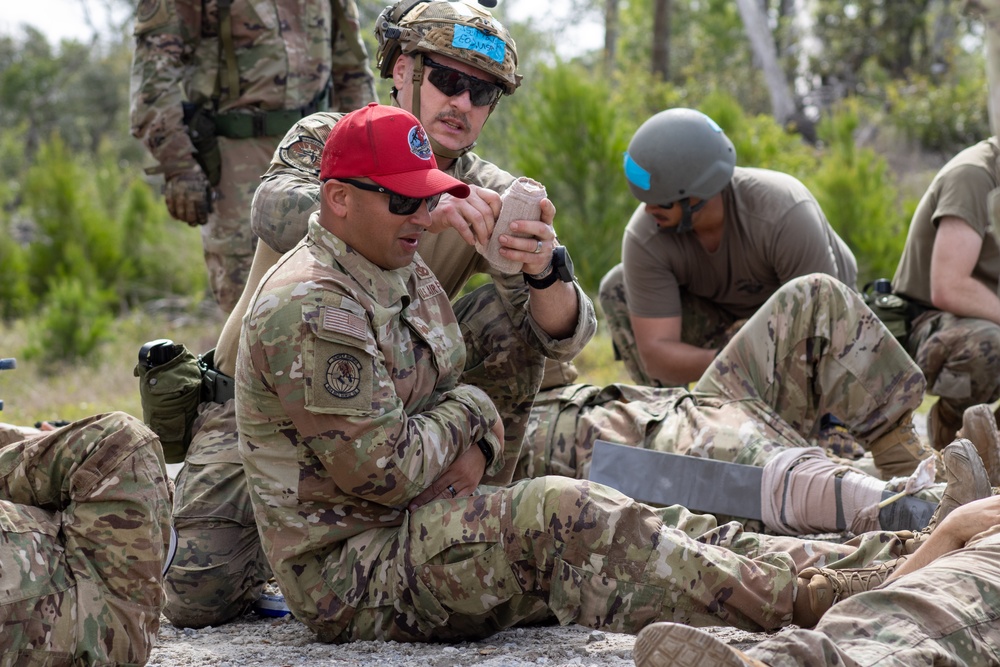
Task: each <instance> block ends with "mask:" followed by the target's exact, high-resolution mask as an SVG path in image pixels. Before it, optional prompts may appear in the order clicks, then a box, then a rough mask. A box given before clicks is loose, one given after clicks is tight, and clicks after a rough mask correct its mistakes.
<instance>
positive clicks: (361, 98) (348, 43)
mask: <svg viewBox="0 0 1000 667" xmlns="http://www.w3.org/2000/svg"><path fill="white" fill-rule="evenodd" d="M333 5H334V16H335V17H336V29H335V31H334V42H333V54H332V57H331V59H330V70H331V77H332V80H333V89H332V90H331V91H330V108H331V109H333V110H334V111H340V112H344V113H346V112H348V111H353V110H355V109H360V108H361V107H363V106H365V105H366V104H368V103H369V102H377V101H378V100H377V99H376V95H375V77H374V76H373V75H372V71H371V68H370V67H369V66H368V60H369V58H368V50H367V49H366V48H365V42H364V40H363V39H362V38H361V22H360V20H359V18H358V5H357V3H356V2H355V0H333Z"/></svg>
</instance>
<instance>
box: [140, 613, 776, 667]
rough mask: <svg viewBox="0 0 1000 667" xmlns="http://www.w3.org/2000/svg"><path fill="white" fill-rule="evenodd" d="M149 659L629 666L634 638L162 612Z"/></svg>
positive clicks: (290, 665)
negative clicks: (353, 628)
mask: <svg viewBox="0 0 1000 667" xmlns="http://www.w3.org/2000/svg"><path fill="white" fill-rule="evenodd" d="M162 622H163V626H162V627H161V629H160V635H159V645H158V646H157V648H156V649H155V650H154V651H153V656H152V658H151V659H150V661H149V665H156V666H159V667H191V666H195V665H212V666H213V667H306V666H308V667H313V666H323V667H327V666H329V667H333V666H336V667H348V666H350V667H355V666H357V667H383V666H384V667H451V666H452V665H456V666H457V665H477V666H481V667H528V666H529V665H530V666H531V667H537V666H538V665H545V666H546V667H562V666H563V665H574V666H577V665H578V666H580V667H627V666H630V665H633V664H634V663H633V661H632V645H633V644H634V642H635V637H634V636H632V635H623V634H617V633H612V632H599V631H595V630H590V629H588V628H584V627H580V626H578V625H573V626H566V627H533V628H515V629H512V630H507V631H504V632H501V633H499V634H497V635H494V636H493V637H490V638H489V639H485V640H483V641H480V642H467V643H463V644H455V645H449V644H400V643H397V642H354V643H352V644H320V643H318V642H317V641H316V640H315V636H314V635H313V633H312V632H311V631H310V630H309V629H308V628H306V626H304V625H303V624H302V623H300V622H298V621H296V620H294V619H291V618H285V619H271V618H262V617H260V616H257V615H255V614H249V615H247V616H245V617H243V618H241V619H239V620H238V621H235V622H233V623H227V624H226V625H224V626H221V627H218V628H204V629H202V630H190V629H187V630H179V629H177V628H175V627H173V626H172V625H169V624H168V623H167V621H166V619H162ZM710 632H712V633H713V634H716V635H718V636H720V637H722V638H724V639H725V640H726V641H727V642H729V643H731V644H733V645H734V646H736V647H738V648H745V647H747V646H750V645H752V644H754V643H756V642H758V641H760V640H761V639H763V638H764V637H765V636H766V635H765V634H753V633H749V632H743V631H741V630H734V629H732V628H711V629H710Z"/></svg>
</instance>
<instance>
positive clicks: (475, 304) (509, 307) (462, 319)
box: [166, 113, 597, 625]
mask: <svg viewBox="0 0 1000 667" xmlns="http://www.w3.org/2000/svg"><path fill="white" fill-rule="evenodd" d="M341 115H342V114H334V113H316V114H313V115H311V116H309V117H308V118H305V119H303V120H302V121H300V122H299V123H298V124H296V126H295V127H293V128H292V129H291V130H290V131H289V132H288V134H287V135H286V137H285V138H284V139H283V140H282V143H281V145H280V146H279V148H278V150H277V151H275V153H274V160H273V162H272V164H271V167H270V169H269V170H268V173H267V175H266V176H265V177H264V181H263V182H262V184H261V186H260V188H258V190H257V193H256V195H255V198H254V203H253V208H252V219H253V223H254V224H253V228H254V231H255V232H256V233H259V234H261V238H262V240H263V241H264V242H265V243H267V244H268V245H269V246H271V247H273V248H275V249H276V250H281V251H282V252H285V251H288V250H290V249H291V248H293V247H295V245H296V244H297V243H298V242H299V241H301V239H302V237H303V236H305V235H306V232H307V228H308V225H307V224H306V219H307V218H308V217H309V215H310V214H311V213H312V212H313V211H315V210H317V209H318V201H319V200H318V197H319V160H320V155H321V154H322V149H323V145H324V144H325V142H326V138H327V136H328V135H329V133H330V128H331V127H332V126H333V124H334V123H336V122H337V120H339V119H340V117H341ZM447 172H448V173H449V174H451V175H452V176H454V177H456V178H458V179H460V180H462V181H464V182H466V183H470V184H473V185H478V186H480V187H486V188H489V189H491V190H495V191H498V192H499V191H502V190H503V189H505V188H506V187H507V185H508V184H509V183H510V182H511V181H513V178H514V177H513V176H511V175H510V174H508V173H507V172H505V171H503V170H501V169H499V168H498V167H496V166H495V165H493V164H491V163H489V162H486V161H485V160H482V159H481V158H479V157H478V156H476V155H474V154H471V153H470V154H468V155H465V156H463V157H462V158H460V159H458V160H456V161H455V162H454V163H453V164H452V165H451V167H450V168H449V169H448V170H447ZM420 253H421V257H424V258H426V259H427V265H428V266H429V267H431V268H432V269H433V270H434V274H435V276H436V277H437V278H438V279H439V282H440V284H441V285H442V287H443V288H444V290H445V292H446V293H447V295H448V296H449V297H450V298H454V297H456V296H457V295H458V294H459V293H460V292H461V291H462V288H463V287H464V286H465V284H466V282H467V281H468V280H469V278H470V277H471V276H472V275H474V274H476V273H488V274H490V275H491V277H492V278H493V283H492V284H491V285H485V286H483V287H481V288H479V289H477V290H475V291H474V292H472V293H470V294H468V295H465V296H462V297H461V298H459V299H458V300H457V301H456V302H455V303H454V311H455V312H456V315H457V317H458V320H459V325H460V328H461V331H462V333H463V335H464V338H465V341H464V342H465V345H466V357H465V367H464V369H463V375H462V377H461V382H463V383H466V384H473V385H476V386H477V387H479V388H480V389H482V390H483V391H485V392H486V393H487V394H488V395H489V396H490V398H491V399H492V401H493V403H494V405H495V406H496V408H497V410H498V411H499V413H500V416H501V418H502V419H503V422H504V436H505V438H504V457H503V458H504V461H505V463H504V465H503V466H502V467H500V468H498V469H497V471H496V473H495V474H493V475H490V476H488V477H487V478H486V480H484V481H488V482H490V483H493V484H501V485H502V484H507V483H509V482H510V481H511V479H512V478H513V475H514V468H515V466H516V465H518V459H519V456H520V450H521V445H522V442H523V440H524V438H523V434H524V429H525V427H526V426H527V417H528V414H529V411H530V407H531V399H532V397H534V395H535V394H536V392H537V389H538V386H539V385H540V382H541V364H542V361H543V355H547V356H548V357H555V358H562V359H567V358H571V357H573V356H576V354H578V353H579V351H580V350H581V349H583V347H584V345H586V343H587V341H589V340H590V338H591V337H592V336H593V333H594V331H595V329H596V326H597V323H596V317H595V315H594V310H593V304H592V303H591V301H590V299H589V298H587V297H586V295H584V294H583V292H582V290H580V289H579V287H578V288H577V289H578V293H579V295H580V296H579V298H578V303H579V307H580V315H579V322H578V325H577V329H576V332H575V334H574V335H573V336H572V337H570V338H567V339H564V340H558V341H557V340H553V339H552V338H550V337H549V336H547V335H546V334H545V333H544V332H543V331H541V330H540V329H539V328H538V326H537V324H536V323H535V322H534V320H533V319H532V318H531V317H530V316H529V314H528V303H527V299H528V290H527V288H526V287H525V284H524V281H523V279H522V278H521V276H520V274H517V275H516V276H504V275H502V274H497V273H495V272H492V271H491V267H490V266H489V263H488V262H486V260H485V259H484V258H483V257H482V255H480V254H479V253H477V252H476V251H475V250H474V249H473V248H472V247H471V246H469V245H468V244H466V243H465V241H463V240H462V238H461V237H460V236H459V235H458V233H457V232H454V230H448V231H445V232H443V233H441V234H436V235H429V236H425V238H424V239H422V240H421V243H420ZM240 315H241V314H240V313H233V314H232V315H230V317H231V318H232V317H239V316H240ZM222 356H226V357H228V358H233V359H234V358H235V357H236V353H235V351H222V350H216V359H220V358H221V357H222ZM200 426H201V423H200V422H199V423H196V424H195V436H194V439H195V443H197V442H198V440H199V439H200V438H201V437H202V436H201V435H200V434H199V430H198V429H199V427H200ZM225 428H228V427H222V428H221V429H220V430H218V431H217V432H214V433H210V434H209V435H208V437H209V438H211V439H212V441H213V442H218V443H219V447H218V449H217V450H216V449H213V453H212V454H211V456H207V455H205V454H202V455H200V456H199V459H200V461H199V465H200V466H201V472H200V473H199V475H198V479H199V480H204V483H197V484H194V483H183V480H184V475H185V473H184V472H183V471H182V473H181V476H180V477H179V478H178V480H179V483H178V488H177V492H176V498H177V500H176V507H178V508H180V507H188V506H191V507H197V508H200V509H204V508H208V507H210V506H212V505H213V504H214V505H217V506H226V507H227V509H226V510H224V511H225V513H226V514H225V516H226V519H225V520H226V521H227V522H233V523H234V524H236V525H241V523H240V522H241V521H242V519H237V518H235V517H239V516H245V513H246V511H247V508H249V507H250V497H249V493H248V492H247V491H246V490H245V487H244V490H243V491H242V494H243V495H241V496H237V493H236V490H237V489H240V488H241V487H240V486H239V482H240V481H242V480H243V476H242V475H243V473H242V468H240V469H235V468H233V467H232V464H231V462H232V461H234V460H238V453H237V450H236V441H237V436H236V429H235V426H233V427H232V430H231V431H230V432H229V434H228V435H226V434H224V433H223V430H224V429H225ZM223 443H226V444H225V445H224V446H223ZM192 447H195V444H193V445H192ZM237 477H239V479H237ZM199 511H200V510H199ZM218 526H219V522H218V515H217V513H209V512H205V513H204V514H203V515H202V517H198V516H195V512H191V513H188V516H186V517H185V520H184V522H183V525H181V524H178V525H177V526H176V527H177V530H178V532H179V533H180V535H181V545H180V548H179V552H178V558H176V559H175V561H174V562H175V564H178V563H191V564H192V565H191V566H190V567H186V566H183V565H175V567H172V568H171V569H170V571H168V573H167V582H168V586H169V587H171V588H170V590H168V605H167V610H166V613H167V615H168V618H170V619H171V621H172V622H174V623H177V622H178V620H179V619H184V622H185V623H190V624H192V625H200V624H202V623H203V622H208V621H207V619H209V618H214V620H213V621H211V622H208V624H213V623H215V624H217V623H219V622H222V621H221V620H220V619H222V618H228V617H229V616H230V614H231V613H232V610H233V609H235V608H236V606H239V605H241V604H243V602H244V601H245V600H247V599H248V598H249V597H251V596H253V595H254V594H255V592H256V591H258V586H257V584H255V583H252V582H254V581H256V579H257V574H256V573H254V572H253V568H254V567H259V566H260V562H259V560H258V561H257V562H256V563H255V564H254V565H251V564H249V563H248V565H247V567H248V573H247V575H246V578H241V577H234V576H233V575H231V574H230V571H231V570H233V569H234V567H237V566H238V564H239V563H241V562H243V561H242V560H241V559H240V558H237V557H236V556H235V554H243V555H247V554H250V553H251V552H252V549H251V546H250V541H251V540H255V541H256V542H257V543H259V537H258V536H257V535H256V534H255V533H253V532H252V531H250V530H247V531H245V532H239V537H238V538H236V537H234V538H233V539H234V540H235V539H238V542H236V541H232V540H230V539H229V538H228V537H225V536H221V537H220V538H218V539H216V538H215V537H214V536H213V531H214V530H215V529H216V528H217V527H218ZM237 532H238V531H236V530H235V529H234V530H233V531H232V533H234V534H235V533H237ZM226 554H233V556H232V557H233V560H232V561H230V560H229V559H230V556H228V555H226ZM210 562H223V563H226V562H230V563H231V564H230V565H229V566H227V567H218V568H215V567H213V568H209V567H195V566H194V565H193V564H196V563H203V564H207V563H210ZM185 568H186V569H185ZM181 590H183V595H182V594H179V592H180V591H181ZM215 590H217V591H221V594H220V595H218V596H215V595H214V593H213V592H212V591H215ZM216 602H217V603H218V605H219V606H218V608H216V609H213V604H214V603H216Z"/></svg>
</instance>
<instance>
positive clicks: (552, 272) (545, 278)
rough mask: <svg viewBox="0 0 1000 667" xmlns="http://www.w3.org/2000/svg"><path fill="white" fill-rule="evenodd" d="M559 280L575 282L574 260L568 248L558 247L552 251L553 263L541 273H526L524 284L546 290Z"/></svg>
mask: <svg viewBox="0 0 1000 667" xmlns="http://www.w3.org/2000/svg"><path fill="white" fill-rule="evenodd" d="M557 280H561V281H563V282H564V283H571V282H573V260H572V258H571V257H570V256H569V251H568V250H566V246H562V245H558V246H556V247H555V248H553V249H552V261H551V262H549V265H548V266H547V267H545V270H544V271H542V272H541V273H525V274H524V282H525V283H527V284H528V286H529V287H534V288H535V289H545V288H546V287H549V286H550V285H554V284H555V282H556V281H557Z"/></svg>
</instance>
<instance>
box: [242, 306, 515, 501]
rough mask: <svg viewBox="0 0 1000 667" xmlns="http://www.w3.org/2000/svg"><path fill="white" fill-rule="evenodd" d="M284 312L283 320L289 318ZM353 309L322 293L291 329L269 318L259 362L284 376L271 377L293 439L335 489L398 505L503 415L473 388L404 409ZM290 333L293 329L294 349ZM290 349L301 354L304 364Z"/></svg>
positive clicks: (364, 320) (368, 328)
mask: <svg viewBox="0 0 1000 667" xmlns="http://www.w3.org/2000/svg"><path fill="white" fill-rule="evenodd" d="M283 310H284V311H286V312H285V313H284V314H283V317H285V318H286V319H290V318H291V317H292V316H294V312H292V311H290V310H289V309H287V308H286V309H283ZM359 312H362V311H360V307H359V306H358V304H357V303H356V302H353V301H352V300H351V299H350V297H346V296H337V295H332V294H328V295H327V296H326V297H324V300H323V302H322V303H320V304H318V305H308V304H306V305H303V306H302V307H301V315H300V321H299V322H298V323H297V326H296V325H293V324H292V323H291V322H287V323H283V322H281V321H280V320H272V321H271V322H270V325H269V327H268V332H269V334H268V335H270V336H272V337H273V338H272V340H271V341H267V340H264V341H262V344H263V345H264V346H265V349H270V350H271V353H270V354H269V355H268V356H270V357H272V358H270V359H268V360H266V361H265V363H266V364H267V366H268V367H270V368H274V369H288V370H287V372H285V371H282V372H281V373H275V374H273V378H274V379H273V382H274V387H275V390H276V392H277V395H278V399H279V401H280V402H281V404H282V407H283V409H284V412H285V414H287V415H288V416H289V418H290V419H291V421H292V424H293V425H294V427H295V429H294V430H295V433H296V434H297V437H301V438H302V439H303V442H304V443H305V444H306V445H307V446H308V447H309V448H310V449H311V450H312V452H313V453H314V454H315V456H316V457H317V459H318V460H319V461H320V462H321V464H322V465H323V467H324V469H325V471H326V473H327V474H329V475H330V477H331V478H332V479H333V481H334V482H335V483H336V484H337V486H338V488H340V489H341V490H342V491H343V492H344V493H347V494H350V495H353V496H356V497H359V498H365V499H368V500H372V501H374V502H377V503H379V504H381V505H385V506H389V507H402V506H405V505H406V504H407V503H408V502H409V501H410V500H412V499H413V498H414V497H416V496H417V495H418V494H419V493H420V492H421V491H423V490H424V489H425V488H427V487H428V486H429V485H430V483H431V482H433V481H434V480H435V479H437V478H438V477H439V476H440V475H441V473H442V472H443V471H444V469H445V468H447V467H448V466H449V465H451V463H452V462H454V460H455V459H456V458H457V457H458V455H459V454H461V453H462V452H464V451H465V450H466V449H468V448H469V447H470V446H471V445H472V443H474V442H476V441H477V440H478V439H479V438H481V437H484V436H485V437H487V438H488V439H489V436H488V434H489V435H492V434H491V433H490V429H491V427H492V426H493V424H495V423H496V421H497V420H498V419H499V415H498V414H497V411H496V408H495V407H494V406H493V403H492V401H491V400H490V399H489V397H488V396H487V395H486V394H485V393H484V392H483V391H482V390H481V389H478V388H477V387H473V386H470V385H458V386H456V387H454V388H452V389H450V390H449V391H447V392H443V393H438V394H435V395H432V396H429V397H427V398H426V399H423V400H420V398H419V397H417V398H414V397H410V399H409V402H410V405H409V406H407V405H406V404H405V402H404V400H403V398H402V397H400V396H399V395H397V393H396V387H395V384H394V381H393V379H394V374H393V372H392V368H391V364H392V361H391V360H387V359H386V358H385V357H384V356H383V354H382V353H381V351H380V349H379V347H378V345H377V344H376V340H375V334H374V329H373V327H372V325H371V323H370V320H369V319H368V317H367V316H365V315H361V314H359ZM289 327H291V329H292V330H295V329H297V331H298V334H297V338H298V341H297V342H296V344H293V345H292V346H289V344H288V343H289V341H288V340H287V332H288V331H289V330H290V329H289ZM289 349H298V350H301V357H300V359H301V363H300V364H297V363H296V360H295V359H294V358H292V357H290V356H289V352H288V350H289ZM281 356H284V357H285V358H284V359H277V358H278V357H281ZM276 360H277V361H278V363H275V361H276ZM418 363H419V362H418ZM297 365H298V366H299V367H300V368H301V371H300V373H297V372H296V370H297V369H296V366H297ZM296 376H298V377H296ZM411 413H412V414H411ZM493 440H494V442H492V443H491V445H492V446H494V447H497V446H498V443H496V442H495V438H494V439H493Z"/></svg>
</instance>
